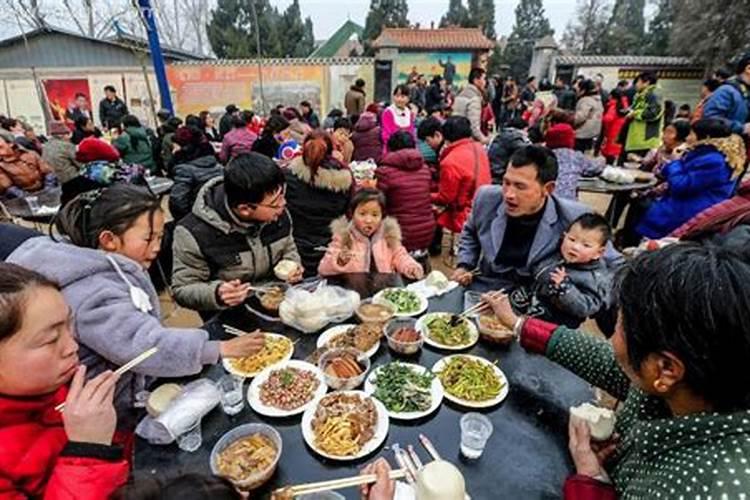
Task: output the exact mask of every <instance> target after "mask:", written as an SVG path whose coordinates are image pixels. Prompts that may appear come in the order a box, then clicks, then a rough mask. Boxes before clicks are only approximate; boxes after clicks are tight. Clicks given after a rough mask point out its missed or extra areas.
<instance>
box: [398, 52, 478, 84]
mask: <svg viewBox="0 0 750 500" xmlns="http://www.w3.org/2000/svg"><path fill="white" fill-rule="evenodd" d="M396 71H397V72H398V81H399V82H400V83H406V80H407V79H408V78H409V75H410V74H411V73H421V74H423V75H424V76H425V78H427V81H428V82H429V81H430V80H431V79H432V77H433V76H435V75H441V76H442V77H444V78H445V79H446V80H448V83H450V84H452V85H453V86H456V87H461V86H463V85H465V84H466V79H467V78H468V76H469V71H471V52H401V53H399V55H398V59H397V62H396Z"/></svg>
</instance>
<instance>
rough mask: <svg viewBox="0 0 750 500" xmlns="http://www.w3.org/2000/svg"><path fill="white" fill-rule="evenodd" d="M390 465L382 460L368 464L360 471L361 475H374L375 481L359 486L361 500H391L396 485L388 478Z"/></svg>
mask: <svg viewBox="0 0 750 500" xmlns="http://www.w3.org/2000/svg"><path fill="white" fill-rule="evenodd" d="M390 472H391V465H390V464H389V463H388V461H387V460H386V459H384V458H382V457H381V458H379V459H377V460H376V461H375V462H373V463H371V464H368V465H367V466H366V467H365V468H364V469H362V474H363V475H365V474H375V475H376V476H377V478H378V479H377V481H375V482H374V483H369V484H363V485H362V486H360V493H361V495H362V499H363V500H391V499H392V498H393V495H394V494H395V492H396V483H395V481H393V480H392V479H391V478H390V477H389V475H388V474H389V473H390Z"/></svg>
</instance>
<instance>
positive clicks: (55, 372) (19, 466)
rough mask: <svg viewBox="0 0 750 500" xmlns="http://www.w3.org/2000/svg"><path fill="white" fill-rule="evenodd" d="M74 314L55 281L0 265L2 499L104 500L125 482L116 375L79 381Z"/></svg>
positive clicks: (83, 371) (82, 375) (81, 375)
mask: <svg viewBox="0 0 750 500" xmlns="http://www.w3.org/2000/svg"><path fill="white" fill-rule="evenodd" d="M71 316H72V312H71V310H70V308H69V307H68V306H67V304H66V303H65V300H64V298H63V295H62V293H60V289H59V287H58V286H57V284H55V283H54V282H51V281H49V280H47V279H46V278H44V277H43V276H41V275H40V274H38V273H35V272H33V271H28V270H26V269H24V268H22V267H19V266H16V265H13V264H6V263H0V366H2V371H0V443H2V444H0V446H1V451H0V498H2V499H3V500H5V499H11V500H16V499H18V500H20V499H25V498H30V497H31V498H44V499H74V498H75V499H91V500H96V499H103V498H108V497H109V495H110V494H111V493H112V492H113V491H115V490H116V489H117V488H118V487H119V486H121V485H122V484H124V483H125V481H126V480H127V477H128V463H127V461H126V460H124V459H123V450H122V448H121V447H119V446H112V438H113V435H114V432H115V424H116V416H115V409H114V406H113V405H112V396H113V394H114V390H115V383H116V382H117V375H115V374H113V373H112V372H110V371H107V372H104V373H102V374H100V375H99V376H97V377H95V378H93V379H92V380H90V381H89V382H84V380H85V377H86V369H85V367H83V366H79V363H78V344H76V341H75V340H74V339H73V332H72V330H71ZM71 379H72V382H71ZM68 383H70V387H68ZM63 402H65V408H64V410H63V411H62V412H61V411H58V410H57V409H56V406H58V405H59V404H60V403H63Z"/></svg>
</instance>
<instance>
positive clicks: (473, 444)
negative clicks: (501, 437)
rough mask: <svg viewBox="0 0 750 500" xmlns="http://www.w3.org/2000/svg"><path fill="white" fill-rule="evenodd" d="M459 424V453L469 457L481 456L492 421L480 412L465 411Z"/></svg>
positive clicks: (488, 436)
mask: <svg viewBox="0 0 750 500" xmlns="http://www.w3.org/2000/svg"><path fill="white" fill-rule="evenodd" d="M460 425H461V453H462V454H463V456H465V457H466V458H470V459H476V458H479V457H481V456H482V452H484V447H485V445H486V444H487V440H488V439H489V438H490V436H491V435H492V429H493V428H492V422H490V419H489V418H487V417H485V416H484V415H482V414H481V413H467V414H466V415H464V416H463V417H461V424H460Z"/></svg>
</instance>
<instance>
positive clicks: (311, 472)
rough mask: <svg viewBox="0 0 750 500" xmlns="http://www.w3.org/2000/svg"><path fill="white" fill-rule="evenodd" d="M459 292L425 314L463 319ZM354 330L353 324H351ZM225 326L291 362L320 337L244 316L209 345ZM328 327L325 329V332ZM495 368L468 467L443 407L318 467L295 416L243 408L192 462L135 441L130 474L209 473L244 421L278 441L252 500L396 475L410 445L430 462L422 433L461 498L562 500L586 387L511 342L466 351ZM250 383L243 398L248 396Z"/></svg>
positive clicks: (383, 358) (390, 280)
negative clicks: (260, 336)
mask: <svg viewBox="0 0 750 500" xmlns="http://www.w3.org/2000/svg"><path fill="white" fill-rule="evenodd" d="M329 284H336V285H340V286H344V287H346V288H349V289H353V290H356V291H357V292H358V293H359V294H360V296H361V298H363V299H364V298H366V297H369V296H372V295H374V294H375V293H377V292H378V291H379V290H381V289H383V288H386V287H390V286H402V285H403V284H402V282H401V279H400V278H399V277H398V276H397V275H392V274H361V275H359V274H354V275H344V276H340V277H337V278H336V279H329ZM463 295H464V289H463V288H461V287H458V288H455V289H453V290H451V291H450V292H447V293H445V294H444V295H442V296H439V297H433V298H431V299H430V300H429V308H428V312H434V311H448V312H453V313H458V312H461V311H462V309H463V306H464V297H463ZM351 322H355V320H354V319H352V320H349V321H347V323H351ZM223 325H231V326H233V327H235V328H239V329H242V330H245V331H252V330H254V329H256V328H260V329H262V330H263V331H270V332H277V333H282V334H285V335H287V336H289V337H290V338H291V339H292V340H294V341H295V342H296V344H295V351H294V358H295V359H304V358H305V357H307V356H308V355H309V354H310V353H312V351H314V350H315V347H316V346H315V343H316V339H317V335H316V334H303V333H301V332H299V331H297V330H294V329H292V328H290V327H287V326H285V325H283V324H282V323H281V322H276V321H267V320H265V319H259V318H258V316H257V315H255V314H252V313H251V312H249V310H248V309H247V308H244V307H238V308H234V309H231V310H227V311H223V312H221V313H219V314H218V315H217V316H216V317H214V318H213V319H211V320H210V321H208V322H207V323H206V324H205V325H204V328H205V329H207V330H208V331H209V333H210V336H211V337H212V338H214V339H228V338H231V336H230V335H228V334H227V333H226V332H225V331H224V328H223ZM330 326H332V325H329V326H328V327H326V328H324V330H325V329H327V328H329V327H330ZM464 352H465V353H467V354H473V355H476V356H480V357H482V358H485V359H488V360H490V361H492V362H496V363H497V365H498V366H499V368H500V369H501V370H502V371H503V372H504V374H505V375H506V377H507V379H508V381H509V386H510V390H509V393H508V396H507V398H506V399H505V400H504V401H503V402H501V403H500V404H498V405H497V406H495V407H492V408H488V409H486V410H478V411H480V412H482V413H484V414H485V415H486V416H487V417H489V419H490V420H491V421H492V424H493V427H494V432H493V433H492V436H491V437H490V439H489V441H488V443H487V445H486V448H485V450H484V454H483V455H482V456H481V457H480V458H479V459H476V460H468V459H465V458H463V457H462V456H461V454H460V452H459V444H460V430H459V419H460V418H461V416H462V415H463V414H465V413H466V412H468V411H477V410H469V409H467V408H463V407H461V406H458V405H455V404H453V403H452V402H449V401H448V400H447V399H444V400H443V403H442V404H441V405H440V407H439V408H438V409H437V410H436V411H435V412H434V413H433V414H431V415H429V416H427V417H424V418H422V419H420V420H416V421H399V420H395V419H390V428H389V432H388V436H387V439H386V440H385V443H384V444H383V445H382V446H380V447H379V448H378V449H377V450H376V451H375V452H373V453H372V454H371V455H369V456H367V457H365V458H362V459H360V460H357V461H353V462H343V461H336V460H330V459H326V458H323V457H321V456H319V455H317V454H316V453H315V452H314V451H313V450H312V449H311V448H310V447H309V446H307V445H306V444H305V441H304V439H303V437H302V431H301V428H300V421H301V415H297V416H296V417H288V418H269V417H264V416H261V415H259V414H256V413H255V412H254V411H253V410H252V409H250V407H249V405H247V404H245V408H244V409H243V410H242V412H241V413H239V414H237V415H235V416H228V415H226V414H224V413H223V412H222V410H221V407H220V406H219V407H217V408H215V409H213V410H212V411H211V413H209V414H208V415H206V416H205V417H203V420H202V437H203V442H202V445H201V447H200V448H199V449H198V450H197V451H195V452H192V453H189V452H185V451H182V450H180V449H179V448H178V447H177V446H176V445H175V444H170V445H151V444H149V443H148V442H146V441H145V440H143V439H141V438H137V440H136V447H135V464H134V475H135V477H136V478H139V477H148V476H156V477H161V478H166V477H174V476H176V475H180V474H184V473H196V472H197V473H203V474H210V464H209V455H210V453H211V449H212V448H213V446H214V444H215V443H216V442H217V441H218V440H219V438H221V436H222V435H224V434H225V433H226V432H228V431H229V430H231V429H232V428H234V427H236V426H238V425H242V424H245V423H250V422H262V423H266V424H269V425H271V426H273V427H274V428H275V429H276V430H277V431H278V432H279V433H280V434H281V437H282V440H283V450H282V455H281V459H280V461H279V465H278V468H277V470H276V472H275V474H274V475H273V476H272V478H271V479H270V480H269V481H268V482H267V483H266V484H265V485H263V486H262V487H261V488H260V489H258V490H256V491H254V492H253V494H252V495H251V497H252V498H267V497H269V496H270V493H271V492H272V491H273V490H275V489H276V488H279V487H282V486H289V485H294V484H300V483H307V482H314V481H322V480H329V479H337V478H343V477H348V476H352V475H356V474H357V473H358V472H359V470H360V469H361V468H362V467H363V466H364V465H365V464H366V463H368V462H371V461H373V460H374V459H375V458H377V457H379V456H383V457H385V458H387V459H388V460H389V462H390V463H391V465H392V466H393V467H397V464H396V461H395V460H394V454H393V451H392V447H393V445H394V444H396V443H398V444H399V445H400V446H401V447H402V448H405V447H406V446H407V445H413V446H414V448H415V450H416V451H417V454H418V455H419V456H420V459H421V460H422V462H425V463H426V462H429V461H430V460H431V458H430V455H428V453H427V452H426V451H425V449H424V448H423V447H422V445H421V444H420V441H419V434H424V435H425V436H427V437H428V438H429V439H430V440H431V441H432V444H433V445H434V447H435V448H436V450H437V451H438V453H439V454H440V455H441V457H442V458H443V459H446V460H448V461H450V462H452V463H454V464H455V465H456V466H457V467H458V468H459V469H460V470H461V472H462V473H463V475H464V478H465V480H466V488H467V493H468V494H469V495H470V497H471V498H472V499H475V500H484V499H488V500H489V499H503V498H508V499H524V500H534V499H553V498H561V496H562V486H563V482H564V480H565V478H566V476H568V475H569V474H571V473H572V472H573V463H572V461H571V458H570V455H569V452H568V432H567V429H568V412H569V408H570V407H571V406H573V405H578V404H580V403H583V402H587V401H591V400H592V399H593V392H592V389H591V387H590V386H589V385H588V384H587V383H586V382H584V381H583V380H582V379H580V378H578V377H577V376H576V375H574V374H573V373H571V372H569V371H567V370H565V369H564V368H562V367H560V366H558V365H556V364H554V363H552V362H551V361H548V360H547V359H546V358H544V357H543V356H538V355H533V354H529V353H527V352H526V351H525V350H524V349H523V348H522V347H521V346H520V345H519V344H518V343H517V342H513V343H512V344H511V345H510V346H505V347H501V346H496V345H493V344H488V343H485V342H484V341H483V340H480V341H479V342H478V343H477V344H476V345H475V346H473V347H472V348H470V349H468V350H466V351H464ZM448 354H453V353H450V352H445V351H440V350H436V349H433V348H432V347H429V346H427V345H425V346H424V348H423V349H422V350H421V351H420V352H419V353H418V354H416V355H414V356H411V357H400V356H397V355H395V354H394V353H392V352H391V351H390V350H389V348H388V346H387V344H386V342H385V340H383V341H382V343H381V346H380V348H379V350H378V352H377V353H376V354H375V356H374V357H373V358H372V368H373V369H374V368H376V367H377V366H380V365H383V364H385V363H388V362H390V361H393V360H400V361H405V362H410V363H417V364H420V365H423V366H426V367H428V368H431V367H432V366H433V365H434V364H435V362H437V361H438V360H439V359H441V358H442V357H444V356H446V355H448ZM224 373H225V372H224V369H223V368H222V366H221V364H218V365H214V366H212V367H209V368H207V369H206V370H204V372H203V373H202V376H204V377H208V378H211V379H218V378H219V377H221V376H222V375H223V374H224ZM247 385H248V384H247V383H246V384H245V390H247ZM339 493H340V494H341V495H344V496H345V497H346V498H351V499H358V498H359V491H358V490H357V489H356V488H349V489H344V490H340V491H339Z"/></svg>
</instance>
